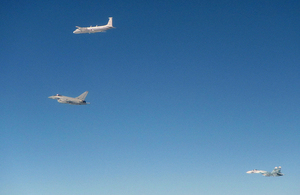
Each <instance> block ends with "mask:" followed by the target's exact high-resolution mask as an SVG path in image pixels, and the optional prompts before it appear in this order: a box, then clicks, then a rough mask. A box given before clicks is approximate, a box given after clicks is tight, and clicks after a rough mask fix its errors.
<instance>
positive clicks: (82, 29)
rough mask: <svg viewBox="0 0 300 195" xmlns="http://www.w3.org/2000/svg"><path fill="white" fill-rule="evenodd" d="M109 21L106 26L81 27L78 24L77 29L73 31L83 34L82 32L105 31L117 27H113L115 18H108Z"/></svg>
mask: <svg viewBox="0 0 300 195" xmlns="http://www.w3.org/2000/svg"><path fill="white" fill-rule="evenodd" d="M108 19H109V20H108V23H107V24H106V25H104V26H90V27H79V26H76V28H77V29H76V30H74V31H73V33H74V34H82V33H96V32H105V31H107V30H109V29H112V28H115V27H113V24H112V21H113V18H112V17H109V18H108Z"/></svg>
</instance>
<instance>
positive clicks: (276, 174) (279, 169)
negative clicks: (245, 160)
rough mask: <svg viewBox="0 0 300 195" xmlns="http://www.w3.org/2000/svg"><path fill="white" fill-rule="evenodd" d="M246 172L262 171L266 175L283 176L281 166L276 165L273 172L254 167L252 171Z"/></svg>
mask: <svg viewBox="0 0 300 195" xmlns="http://www.w3.org/2000/svg"><path fill="white" fill-rule="evenodd" d="M246 173H249V174H251V173H261V174H262V175H263V176H265V177H279V176H283V173H281V166H279V167H275V168H274V170H273V171H272V172H268V171H263V170H257V169H253V170H251V171H247V172H246Z"/></svg>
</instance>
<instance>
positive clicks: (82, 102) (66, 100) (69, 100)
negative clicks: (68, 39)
mask: <svg viewBox="0 0 300 195" xmlns="http://www.w3.org/2000/svg"><path fill="white" fill-rule="evenodd" d="M87 94H88V91H86V92H84V93H83V94H81V95H80V96H78V97H76V98H72V97H67V96H63V95H59V94H56V95H53V96H49V97H48V98H50V99H54V100H57V101H58V102H59V103H62V104H72V105H86V104H90V103H89V102H86V101H85V100H84V99H85V97H86V96H87Z"/></svg>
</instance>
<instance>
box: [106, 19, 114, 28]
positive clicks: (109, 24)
mask: <svg viewBox="0 0 300 195" xmlns="http://www.w3.org/2000/svg"><path fill="white" fill-rule="evenodd" d="M108 19H109V20H108V22H107V26H110V27H113V17H109V18H108Z"/></svg>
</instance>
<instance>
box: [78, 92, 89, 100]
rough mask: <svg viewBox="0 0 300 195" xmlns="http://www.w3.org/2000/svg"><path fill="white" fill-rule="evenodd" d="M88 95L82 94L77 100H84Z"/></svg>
mask: <svg viewBox="0 0 300 195" xmlns="http://www.w3.org/2000/svg"><path fill="white" fill-rule="evenodd" d="M88 93H89V92H88V91H86V92H84V93H83V94H81V95H80V96H78V97H77V99H80V100H84V99H85V97H86V96H87V94H88Z"/></svg>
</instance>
